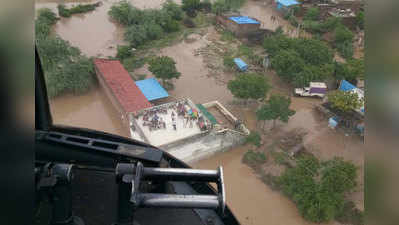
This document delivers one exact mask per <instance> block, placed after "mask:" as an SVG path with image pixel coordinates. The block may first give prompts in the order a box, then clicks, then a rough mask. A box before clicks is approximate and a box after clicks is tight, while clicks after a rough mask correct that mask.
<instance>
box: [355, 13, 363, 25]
mask: <svg viewBox="0 0 399 225" xmlns="http://www.w3.org/2000/svg"><path fill="white" fill-rule="evenodd" d="M356 24H357V26H358V27H359V28H360V29H364V12H363V11H359V12H358V13H357V14H356Z"/></svg>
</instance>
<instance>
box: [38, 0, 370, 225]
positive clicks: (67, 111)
mask: <svg viewBox="0 0 399 225" xmlns="http://www.w3.org/2000/svg"><path fill="white" fill-rule="evenodd" d="M302 2H304V1H294V0H292V1H283V0H276V1H275V0H265V1H253V0H125V1H121V0H104V1H99V0H35V11H36V15H35V33H36V45H37V48H38V52H39V55H40V57H41V62H42V66H43V70H44V75H45V80H46V85H47V92H48V96H49V102H50V110H51V113H52V118H53V122H54V123H55V124H58V125H67V126H72V127H82V128H89V129H94V130H99V131H104V132H107V133H112V134H116V135H120V136H124V137H126V138H131V139H135V140H138V141H142V142H146V143H149V144H151V145H154V146H156V147H159V148H161V149H162V150H165V151H167V152H169V153H171V154H172V155H174V156H175V157H177V158H178V159H180V160H183V161H185V162H187V163H189V164H190V165H192V166H194V167H197V168H209V167H210V168H216V166H218V165H219V164H222V165H223V166H225V167H226V183H229V184H231V185H227V187H228V188H229V189H228V190H227V192H228V193H231V194H229V195H228V199H227V202H228V203H230V204H231V207H232V208H233V211H234V212H235V213H237V215H236V216H237V217H238V219H239V220H240V221H241V222H242V224H265V223H266V221H267V222H268V223H270V224H293V225H295V224H309V223H310V222H328V221H331V220H339V219H342V218H347V217H349V216H348V215H346V216H347V217H345V215H341V217H342V218H339V213H338V212H341V211H340V210H341V209H342V208H343V207H344V204H345V207H349V208H350V210H349V209H348V212H350V213H352V214H351V215H353V214H356V213H357V214H356V216H358V215H361V213H360V212H362V210H363V209H364V205H363V197H362V196H363V190H362V188H361V187H362V183H363V178H362V175H361V174H362V168H363V161H362V156H363V151H362V148H363V139H362V138H363V132H364V121H363V119H364V118H363V117H364V112H362V113H363V114H360V115H357V114H356V113H358V111H359V110H358V109H363V111H364V100H363V99H362V98H358V97H356V96H355V95H356V93H360V92H356V93H355V94H354V95H353V96H352V95H350V94H348V93H352V92H350V91H349V92H348V91H347V89H345V88H351V89H353V88H359V89H362V88H363V87H362V86H361V85H360V84H361V83H363V78H364V75H363V73H364V63H363V56H364V53H363V46H364V30H363V29H364V28H363V16H362V15H363V11H364V7H363V4H364V3H363V1H357V0H354V1H351V3H350V4H349V3H347V4H342V5H340V6H339V7H338V6H337V7H324V6H323V4H321V5H320V4H318V5H311V4H308V3H302ZM305 2H309V1H305ZM315 2H318V1H315ZM321 2H325V1H321ZM337 4H338V3H337ZM341 17H342V18H345V19H342V18H341ZM347 18H350V19H347ZM347 20H348V21H347ZM342 80H346V81H347V83H350V84H351V85H346V86H345V87H341V86H340V84H341V83H342V82H341V81H342ZM310 82H323V83H325V84H326V86H327V87H328V92H327V93H326V96H327V98H324V99H321V98H314V97H312V96H313V94H303V95H302V94H298V93H297V91H295V88H304V89H302V90H303V91H304V92H309V87H310ZM297 90H298V89H297ZM312 91H313V90H312ZM323 91H324V89H323ZM323 93H324V92H323ZM323 95H324V94H323ZM348 99H349V100H348ZM327 100H328V102H326V101H327ZM343 102H344V103H343ZM354 115H356V116H354ZM334 118H336V119H337V118H339V119H337V121H335V120H334ZM342 118H350V119H348V121H347V120H346V119H345V120H343V119H342ZM338 121H340V122H338ZM341 121H343V122H341ZM345 134H349V135H345ZM215 154H216V155H215ZM335 156H340V157H343V160H344V161H339V160H337V161H334V157H335ZM316 159H317V160H316ZM298 160H299V161H300V162H304V163H297V161H298ZM301 160H302V161H301ZM349 161H351V163H349ZM319 162H320V163H319ZM321 162H326V163H321ZM302 164H306V165H310V167H311V168H310V170H311V171H314V172H312V173H309V174H308V173H307V172H304V174H307V175H306V176H307V177H306V178H305V180H310V181H311V182H312V184H311V185H306V184H304V183H297V182H299V180H304V179H302V178H301V179H294V178H293V176H294V175H295V176H296V174H294V172H291V171H292V170H290V169H291V168H292V167H294V168H298V170H295V171H297V172H298V171H300V169H303V168H302V167H301V168H299V167H297V166H298V165H302ZM352 164H353V165H355V166H356V168H360V169H354V170H353V168H354V167H352ZM328 165H337V167H339V168H341V169H344V170H345V171H349V172H347V173H345V174H344V175H342V174H341V175H342V176H345V177H344V178H345V179H347V180H350V181H351V183H350V184H348V185H343V184H342V185H343V186H344V187H341V186H340V188H339V190H335V189H328V190H324V189H323V191H325V192H323V194H325V193H328V194H327V195H326V196H327V197H330V196H331V198H334V199H327V200H325V199H324V200H325V202H320V201H321V200H320V199H315V198H316V197H314V196H319V195H318V194H319V193H316V194H314V195H312V196H308V198H309V199H305V200H304V203H299V202H301V201H297V199H296V198H297V196H302V195H304V193H302V192H300V191H301V190H303V189H306V188H309V187H312V188H313V187H314V188H315V189H312V190H308V191H309V192H306V193H315V192H317V191H319V190H321V188H319V187H324V185H327V186H328V185H331V184H325V183H322V181H324V180H323V179H322V178H320V177H318V178H320V179H316V177H313V174H321V171H324V169H326V170H327V169H329V168H336V167H335V166H331V167H329V166H328ZM318 171H319V172H320V173H319V172H318ZM293 174H294V175H293ZM326 174H327V173H326ZM331 174H335V173H334V171H333V172H331ZM359 174H360V175H359ZM335 175H336V174H335ZM341 175H340V176H341ZM298 176H299V175H298ZM320 176H321V175H320ZM326 176H327V175H326ZM337 176H338V175H337ZM259 178H261V179H259ZM280 178H281V180H283V178H284V179H285V180H284V182H286V183H284V184H281V185H278V184H277V183H276V182H277V180H280ZM340 178H342V177H340ZM335 179H338V178H336V177H328V178H326V179H325V180H329V181H331V180H335ZM355 180H356V181H357V183H356V184H355V183H352V181H355ZM282 182H283V181H282ZM326 182H327V181H326ZM318 185H320V186H318ZM357 185H358V186H357ZM294 186H295V187H298V188H297V189H298V190H293V189H292V188H289V187H294ZM334 187H335V186H334ZM355 187H356V188H355ZM265 188H266V189H265ZM272 189H273V190H274V189H278V190H280V191H281V192H274V191H272ZM306 190H307V189H306ZM350 191H352V192H350ZM283 192H284V193H285V194H286V195H287V196H288V198H287V197H286V196H285V195H283V194H282V193H283ZM286 192H287V193H286ZM330 192H333V193H334V194H331V193H330ZM336 193H338V194H336ZM320 195H321V193H320ZM349 195H350V196H351V197H350V198H348V199H346V196H349ZM323 196H324V195H323ZM344 197H345V198H344ZM335 198H337V199H338V200H339V201H338V200H337V199H335ZM343 199H345V201H343ZM291 200H294V201H291ZM341 200H342V201H341ZM346 201H347V202H349V203H347V202H346ZM253 202H260V203H259V204H256V205H254V204H253ZM312 202H318V204H319V203H320V205H326V207H325V208H323V209H319V210H321V211H322V212H319V213H312V212H313V211H312V210H311V209H309V210H304V211H298V209H301V210H302V209H308V208H309V207H311V206H310V205H309V204H311V203H312ZM330 202H339V203H337V204H338V205H337V206H336V205H333V206H331V207H327V206H329V204H330ZM352 203H353V204H352ZM295 204H296V207H295ZM302 204H303V205H302ZM352 206H353V207H352ZM276 207H277V208H278V209H276ZM276 210H277V211H278V213H276ZM356 210H359V211H356ZM342 220H344V219H342ZM343 223H351V222H348V221H344V222H343Z"/></svg>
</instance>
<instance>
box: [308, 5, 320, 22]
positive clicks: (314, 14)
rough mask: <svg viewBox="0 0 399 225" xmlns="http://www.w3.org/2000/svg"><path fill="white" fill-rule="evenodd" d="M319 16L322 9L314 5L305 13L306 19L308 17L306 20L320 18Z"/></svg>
mask: <svg viewBox="0 0 399 225" xmlns="http://www.w3.org/2000/svg"><path fill="white" fill-rule="evenodd" d="M319 16H320V10H319V8H316V7H312V8H309V9H308V10H307V11H306V14H305V16H304V19H306V20H318V19H319Z"/></svg>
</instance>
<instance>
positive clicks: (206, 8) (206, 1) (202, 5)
mask: <svg viewBox="0 0 399 225" xmlns="http://www.w3.org/2000/svg"><path fill="white" fill-rule="evenodd" d="M200 9H201V10H202V11H204V12H206V13H209V12H210V11H212V3H211V2H210V0H204V1H202V2H201V3H200Z"/></svg>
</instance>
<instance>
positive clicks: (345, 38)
mask: <svg viewBox="0 0 399 225" xmlns="http://www.w3.org/2000/svg"><path fill="white" fill-rule="evenodd" d="M353 36H354V35H353V33H352V31H350V30H349V29H348V28H347V27H345V26H343V25H342V26H338V27H337V28H335V32H334V40H335V43H345V42H352V41H353Z"/></svg>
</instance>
